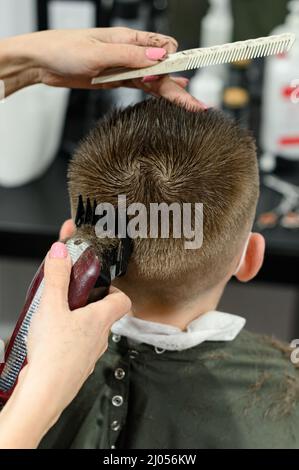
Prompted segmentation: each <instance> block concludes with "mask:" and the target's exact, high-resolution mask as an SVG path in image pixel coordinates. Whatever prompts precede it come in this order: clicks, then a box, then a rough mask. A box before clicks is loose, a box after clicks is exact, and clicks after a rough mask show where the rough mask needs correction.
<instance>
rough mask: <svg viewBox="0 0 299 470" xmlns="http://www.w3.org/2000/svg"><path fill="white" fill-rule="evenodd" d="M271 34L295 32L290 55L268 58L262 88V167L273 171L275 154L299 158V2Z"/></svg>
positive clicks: (292, 6)
mask: <svg viewBox="0 0 299 470" xmlns="http://www.w3.org/2000/svg"><path fill="white" fill-rule="evenodd" d="M288 8H289V11H290V13H289V14H288V16H287V18H286V21H285V23H284V24H283V25H281V26H278V27H277V28H275V29H274V31H272V34H281V33H285V32H293V33H294V34H296V36H297V38H296V42H295V44H294V46H293V48H292V49H291V50H290V51H289V52H288V53H287V54H280V55H278V56H274V57H269V58H267V59H266V67H265V81H264V89H263V110H262V129H261V140H262V148H263V151H264V155H263V157H262V159H261V168H262V169H263V170H265V171H272V170H273V169H274V168H275V165H276V157H277V156H279V157H282V158H286V159H289V160H298V161H299V1H298V0H292V1H291V2H289V4H288Z"/></svg>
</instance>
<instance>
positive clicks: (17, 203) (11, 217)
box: [0, 155, 70, 258]
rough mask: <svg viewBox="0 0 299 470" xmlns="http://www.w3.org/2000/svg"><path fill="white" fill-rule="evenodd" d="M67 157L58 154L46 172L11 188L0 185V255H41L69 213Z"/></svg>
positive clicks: (35, 256) (36, 256) (23, 256)
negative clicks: (27, 182) (39, 176)
mask: <svg viewBox="0 0 299 470" xmlns="http://www.w3.org/2000/svg"><path fill="white" fill-rule="evenodd" d="M66 173H67V159H66V158H64V157H63V156H62V155H58V157H57V158H56V160H55V161H54V163H53V164H52V165H51V167H50V168H49V169H48V171H47V173H46V174H45V175H44V176H42V177H41V178H39V179H37V180H36V181H34V182H32V183H30V184H28V185H25V186H22V187H19V188H14V189H7V188H3V187H0V256H9V257H22V258H42V257H43V256H44V255H45V253H46V252H47V251H48V249H49V246H50V245H51V243H52V242H53V241H55V240H56V239H57V237H58V233H59V228H60V226H61V224H62V223H63V222H64V220H66V219H68V218H69V217H70V209H69V201H68V194H67V179H66Z"/></svg>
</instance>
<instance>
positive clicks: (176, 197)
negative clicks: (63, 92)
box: [69, 99, 259, 302]
mask: <svg viewBox="0 0 299 470" xmlns="http://www.w3.org/2000/svg"><path fill="white" fill-rule="evenodd" d="M69 190H70V198H71V206H72V211H73V213H74V211H75V210H76V207H77V201H78V196H79V195H80V194H81V195H82V196H83V198H84V200H86V198H87V197H90V198H91V200H94V199H95V200H96V201H97V202H98V203H103V202H109V203H112V204H113V205H117V202H118V196H119V195H126V197H127V204H131V203H143V204H144V205H145V206H146V207H147V208H149V205H150V203H153V202H154V203H162V202H165V203H167V204H171V203H173V202H176V203H179V204H180V205H182V204H183V203H202V204H203V217H204V218H203V244H202V246H201V248H199V249H197V250H192V249H189V250H188V249H186V248H185V240H184V239H175V238H169V239H163V238H158V239H151V238H146V239H145V238H142V239H135V240H134V251H133V255H132V259H131V261H130V265H129V270H128V273H127V275H126V276H125V277H124V279H123V281H122V283H123V286H121V287H123V288H124V290H126V289H125V286H126V284H127V285H129V284H130V285H134V289H136V290H139V291H140V292H143V293H144V295H153V296H157V297H159V299H160V300H161V301H162V302H163V301H165V302H168V301H174V302H179V301H184V300H187V299H188V298H190V297H192V296H196V295H197V294H200V293H202V292H205V291H207V290H210V289H212V288H213V287H215V286H216V285H218V284H219V283H221V282H222V281H223V280H224V279H226V278H227V276H228V275H231V274H232V273H233V272H234V268H236V266H237V264H238V257H240V255H241V252H242V249H243V247H244V244H245V242H246V239H247V237H248V234H249V232H250V230H251V227H252V224H253V219H254V215H255V210H256V204H257V199H258V194H259V178H258V166H257V158H256V148H255V143H254V140H253V139H252V137H250V136H249V134H248V133H247V132H246V131H245V130H242V129H240V128H239V127H238V126H237V125H236V124H235V123H234V122H233V121H231V120H230V119H229V118H227V117H226V116H225V115H224V114H223V113H222V112H220V111H216V110H212V109H211V110H208V111H199V112H192V111H187V110H186V109H184V108H182V107H179V106H177V105H175V104H173V103H170V102H168V101H165V100H162V99H161V100H148V101H144V102H142V103H140V104H138V105H136V106H133V107H129V108H127V109H125V110H124V111H115V112H113V113H112V114H111V115H109V116H107V117H105V118H104V119H102V120H101V121H100V122H99V123H98V124H97V126H96V127H95V129H93V130H92V131H91V133H90V134H89V136H88V137H87V138H86V139H85V140H84V141H83V142H82V143H81V145H80V146H79V148H78V150H77V151H76V153H75V155H74V158H73V160H72V162H71V164H70V169H69ZM81 230H83V232H84V228H83V229H81ZM88 236H89V238H90V233H89V234H88ZM92 238H93V242H94V244H95V246H96V247H97V248H98V249H99V250H100V249H101V245H102V244H103V240H101V239H97V238H96V235H95V234H94V236H92Z"/></svg>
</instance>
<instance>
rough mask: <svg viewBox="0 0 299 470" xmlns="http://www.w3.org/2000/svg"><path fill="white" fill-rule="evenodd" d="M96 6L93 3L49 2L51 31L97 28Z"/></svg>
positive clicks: (74, 0) (53, 0)
mask: <svg viewBox="0 0 299 470" xmlns="http://www.w3.org/2000/svg"><path fill="white" fill-rule="evenodd" d="M95 21H96V5H95V3H94V2H93V1H78V0H71V1H70V0H67V1H65V0H50V1H48V27H49V29H76V28H78V29H80V28H94V27H95V26H96V24H95Z"/></svg>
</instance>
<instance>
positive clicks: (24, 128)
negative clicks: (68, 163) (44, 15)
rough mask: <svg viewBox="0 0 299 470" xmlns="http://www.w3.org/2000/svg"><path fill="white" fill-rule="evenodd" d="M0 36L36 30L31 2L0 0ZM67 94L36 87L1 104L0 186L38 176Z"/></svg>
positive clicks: (55, 138) (49, 158)
mask: <svg viewBox="0 0 299 470" xmlns="http://www.w3.org/2000/svg"><path fill="white" fill-rule="evenodd" d="M0 11H1V16H0V37H1V36H2V37H3V36H5V37H8V36H12V35H17V34H24V33H29V32H32V31H35V30H36V29H37V18H36V2H35V1H34V0H23V1H22V2H20V1H19V0H0ZM68 96H69V91H68V90H65V89H58V88H50V87H46V86H45V85H35V86H32V87H28V88H25V89H23V90H20V91H18V92H17V93H15V94H14V95H13V96H10V97H9V98H7V99H6V100H4V102H3V103H1V105H0V142H1V153H0V184H1V185H3V186H7V187H11V186H20V185H22V184H26V183H28V182H30V181H32V180H33V179H35V178H37V177H39V176H41V175H42V174H43V173H44V172H45V171H46V170H47V168H48V167H49V165H50V164H51V163H52V162H53V160H54V158H55V156H56V153H57V151H58V148H59V145H60V141H61V135H62V130H63V126H64V121H65V114H66V109H67V103H68Z"/></svg>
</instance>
